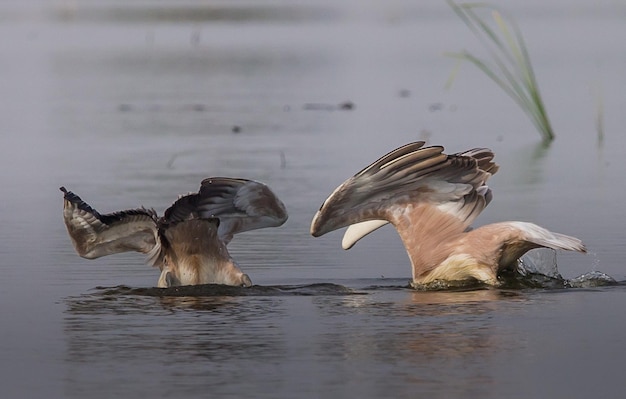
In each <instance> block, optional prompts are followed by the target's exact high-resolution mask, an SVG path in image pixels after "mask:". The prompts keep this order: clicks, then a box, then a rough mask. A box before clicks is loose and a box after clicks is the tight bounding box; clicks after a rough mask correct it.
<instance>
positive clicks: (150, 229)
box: [61, 187, 157, 259]
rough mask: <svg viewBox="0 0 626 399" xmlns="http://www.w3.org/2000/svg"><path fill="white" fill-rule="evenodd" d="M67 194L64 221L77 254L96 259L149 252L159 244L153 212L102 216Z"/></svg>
mask: <svg viewBox="0 0 626 399" xmlns="http://www.w3.org/2000/svg"><path fill="white" fill-rule="evenodd" d="M61 191H63V193H64V196H63V198H64V200H63V219H64V221H65V226H66V227H67V232H68V233H69V235H70V238H71V239H72V243H73V244H74V249H75V250H76V252H77V253H78V255H80V256H82V257H83V258H87V259H95V258H99V257H101V256H105V255H111V254H116V253H120V252H128V251H137V252H141V253H144V254H147V253H149V252H150V251H152V250H153V249H154V248H155V245H156V244H157V241H156V240H157V239H156V237H157V234H156V233H157V225H156V220H157V216H156V213H155V212H154V210H152V209H145V208H139V209H130V210H126V211H120V212H114V213H109V214H106V215H101V214H100V213H98V211H96V210H95V209H93V208H92V207H91V206H89V205H88V204H87V203H86V202H85V201H83V200H82V199H81V198H80V197H79V196H78V195H76V194H74V193H73V192H71V191H67V190H66V189H65V187H61Z"/></svg>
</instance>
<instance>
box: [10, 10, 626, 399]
mask: <svg viewBox="0 0 626 399" xmlns="http://www.w3.org/2000/svg"><path fill="white" fill-rule="evenodd" d="M497 3H498V4H501V5H502V6H503V7H506V9H507V10H509V11H510V12H511V13H512V14H513V15H515V16H516V17H517V20H518V22H519V24H520V25H521V27H522V30H523V31H524V33H525V37H526V40H527V43H528V45H529V47H530V50H531V56H532V57H533V61H534V65H535V69H536V73H537V76H538V79H539V82H540V84H541V88H542V91H543V94H544V97H545V101H546V105H547V108H548V111H549V113H550V116H551V119H552V122H553V124H554V128H555V131H556V134H557V139H556V141H555V142H554V144H553V145H552V146H551V147H550V148H548V149H545V148H542V147H541V146H540V145H539V144H538V142H539V135H538V134H537V133H536V132H535V131H534V130H533V126H532V125H531V123H530V122H529V121H528V120H527V119H526V117H525V116H524V115H523V113H522V112H521V111H520V110H519V109H518V108H517V107H516V105H515V104H514V103H513V102H512V101H511V100H510V99H509V98H507V97H506V96H505V95H504V94H503V93H502V92H501V91H500V90H499V89H498V88H497V87H495V86H494V85H493V84H492V83H491V82H490V81H488V80H487V79H486V78H485V77H484V76H482V75H481V74H480V73H479V72H477V71H476V70H474V69H473V68H472V67H471V66H469V65H465V66H464V67H463V68H462V70H461V72H460V75H459V76H458V77H457V79H456V82H455V84H454V86H453V87H452V89H450V90H446V89H445V88H444V84H445V82H446V80H447V78H448V76H449V73H450V71H451V70H452V68H453V65H454V62H453V61H451V60H450V59H448V58H446V57H444V56H443V53H444V52H446V51H458V50H461V49H470V50H476V51H479V49H480V47H479V44H478V43H477V42H476V41H475V40H474V38H473V37H471V35H468V34H467V31H466V28H465V26H464V25H463V24H462V23H460V22H459V21H458V20H457V19H456V17H455V16H454V14H453V13H452V12H451V11H450V10H449V9H448V8H447V5H446V4H445V3H444V2H439V1H425V2H409V1H402V0H398V1H393V2H384V4H383V3H382V2H375V1H374V2H365V3H364V2H356V1H354V2H344V3H342V4H336V2H314V1H310V2H299V3H298V4H297V5H294V4H291V2H284V4H283V2H281V1H278V2H264V1H262V2H245V1H241V2H224V3H216V4H214V5H212V6H211V7H208V6H206V4H205V3H204V2H201V1H197V2H194V1H190V2H186V3H184V5H180V3H179V2H174V1H172V2H171V3H170V2H154V4H153V5H151V4H150V3H138V4H133V3H129V4H126V3H125V2H99V1H91V2H79V1H71V0H67V1H57V2H42V3H40V4H39V3H36V2H28V3H27V4H24V3H19V2H14V3H10V2H9V3H3V4H2V5H1V6H0V38H1V39H0V54H2V55H1V56H0V71H1V73H0V92H1V93H2V96H1V97H0V121H1V122H0V126H2V131H3V132H2V135H1V137H2V139H1V140H2V141H1V144H2V145H1V146H0V159H1V160H2V161H1V162H2V166H3V168H2V172H1V173H0V184H1V187H2V195H3V201H2V204H3V205H2V207H1V208H0V221H1V222H2V229H1V230H0V255H1V256H2V261H1V262H0V274H1V277H0V278H1V281H2V283H3V284H2V287H1V288H0V312H1V313H0V314H1V315H2V316H3V321H2V323H1V324H0V336H1V337H2V339H1V340H0V354H1V358H2V361H1V363H0V365H1V369H0V371H1V373H0V375H1V377H0V384H1V385H2V390H3V397H7V398H8V397H44V396H45V397H49V398H56V397H67V398H85V397H89V398H100V397H102V398H108V397H112V396H114V395H116V396H118V397H137V396H139V395H145V396H149V397H177V398H182V397H202V396H207V395H213V396H216V397H243V396H244V395H245V396H249V397H268V398H270V397H271V398H274V397H321V396H324V397H384V396H387V397H416V396H426V395H428V396H430V397H442V398H444V397H445V398H448V397H455V396H456V397H476V398H485V397H491V398H500V397H519V398H528V397H580V398H587V397H619V396H622V395H623V393H624V390H625V388H626V383H624V378H623V370H624V369H625V367H626V343H625V342H626V341H625V340H624V329H625V328H626V322H625V321H624V318H623V314H624V312H623V311H622V309H623V308H624V307H625V306H626V289H625V288H624V286H623V285H618V286H613V287H598V288H591V289H482V290H458V291H448V292H416V291H413V290H410V289H406V288H404V287H405V286H406V284H407V282H408V280H409V279H410V269H409V263H408V258H407V256H406V254H405V252H404V249H403V247H402V245H401V243H400V240H399V239H398V237H397V235H396V233H395V232H394V231H393V229H390V228H385V229H382V230H381V231H379V232H377V233H376V234H374V235H372V236H371V237H368V238H366V239H364V240H363V241H362V242H360V243H359V244H358V245H357V246H356V247H355V248H353V249H352V250H350V251H343V250H341V248H340V240H341V232H335V233H331V234H329V235H327V236H324V237H322V238H318V239H314V238H312V237H310V236H309V234H308V228H309V223H310V220H311V217H312V216H313V214H314V212H315V210H316V209H317V208H318V207H319V205H320V204H321V202H322V201H323V199H324V198H325V197H326V195H328V194H329V193H330V192H331V191H332V190H333V189H334V188H335V187H336V186H337V185H338V184H340V183H341V182H342V181H343V180H344V179H345V178H347V177H348V176H350V175H352V174H354V173H355V172H356V171H358V170H360V169H361V168H362V167H363V166H365V165H367V164H368V163H370V162H371V161H373V160H374V159H375V158H377V157H378V156H379V155H381V154H382V153H384V152H387V151H389V150H391V149H393V148H395V147H397V146H399V145H402V144H404V143H406V142H409V141H413V140H416V139H428V141H429V143H432V144H443V145H445V146H446V148H447V149H448V150H449V151H451V152H456V151H462V150H465V149H468V148H472V147H476V146H486V147H491V148H492V149H494V150H495V152H496V160H497V162H498V163H499V164H500V165H501V169H500V171H499V172H498V174H497V175H496V176H494V178H493V179H492V180H491V182H490V186H491V187H492V188H493V190H494V194H495V200H494V201H493V202H492V203H491V204H490V206H489V207H488V208H487V209H486V211H485V212H484V214H483V215H481V217H480V218H479V220H478V224H483V223H489V222H493V221H500V220H526V221H532V222H536V223H539V224H541V225H543V226H545V227H548V228H550V229H552V230H555V231H560V232H564V233H567V234H571V235H575V236H577V237H580V238H581V239H583V240H584V241H585V243H586V244H587V246H588V248H589V251H590V254H589V255H587V256H583V255H579V254H566V253H561V254H559V255H558V265H559V270H560V272H561V274H562V275H563V276H564V277H565V278H567V279H571V278H574V277H576V276H578V275H581V274H583V273H587V272H590V271H594V270H600V271H602V272H604V273H607V274H609V275H610V276H612V277H613V278H615V279H616V280H618V281H624V280H626V267H624V261H623V255H624V244H625V239H626V231H625V230H624V226H625V225H626V223H625V222H626V213H624V211H623V198H624V197H625V196H626V185H625V184H624V177H623V173H624V171H625V170H626V158H625V157H624V156H623V154H622V151H623V148H624V145H625V144H626V135H624V126H626V114H625V113H624V111H623V108H624V101H625V99H624V93H626V75H625V71H626V51H624V50H625V49H624V45H623V41H622V40H621V39H620V38H622V37H624V36H625V35H626V24H625V23H624V22H625V18H626V8H625V7H624V5H622V4H618V3H617V2H613V1H608V0H607V1H604V2H599V3H598V2H596V3H594V4H593V5H592V4H590V3H589V2H583V1H575V2H551V4H549V5H544V4H543V2H539V1H533V2H522V1H514V0H509V1H501V2H497ZM552 3H553V4H552ZM559 3H561V4H559ZM588 3H589V4H588ZM599 93H600V94H599ZM599 95H600V96H601V98H602V101H603V104H604V106H603V111H604V139H603V140H599V139H598V134H597V131H596V119H595V118H596V116H597V101H598V96H599ZM348 101H349V102H352V103H353V104H354V108H353V109H352V110H340V109H339V107H338V105H339V104H342V103H345V102H348ZM234 127H238V130H239V132H238V133H234V132H233V128H234ZM212 175H213V176H215V175H226V176H241V177H247V178H251V179H257V180H261V181H263V182H265V183H267V184H269V185H270V186H271V187H272V188H273V190H274V191H275V192H276V193H277V194H278V195H279V197H280V198H281V199H283V201H284V202H285V203H286V204H287V207H288V210H289V213H290V218H289V221H288V222H287V223H286V224H285V225H284V226H283V227H281V228H278V229H272V230H261V231H257V232H250V233H245V234H243V235H241V236H239V237H237V238H236V239H235V240H234V241H233V242H232V243H231V252H232V253H233V255H234V256H235V257H236V259H237V260H238V261H239V263H240V264H241V266H242V268H243V269H244V270H245V271H246V272H247V273H248V274H249V275H250V277H251V278H252V280H253V282H254V283H256V284H258V285H260V287H255V288H254V290H252V291H246V292H243V291H241V290H234V291H233V290H226V291H220V290H217V289H213V290H210V291H209V293H210V294H211V295H207V292H205V293H204V295H196V296H183V297H181V296H174V297H169V296H167V297H162V296H153V295H152V294H153V291H152V290H150V287H152V286H154V285H155V284H156V281H157V278H158V271H156V270H153V269H151V268H150V267H148V266H145V265H144V264H143V262H142V261H143V259H142V257H141V256H140V255H139V254H123V255H117V256H112V257H108V258H104V259H99V260H95V261H87V260H84V259H81V258H79V257H78V256H77V255H76V254H75V253H74V252H73V249H72V247H71V244H70V242H69V239H68V237H67V234H66V232H65V228H64V226H63V223H62V217H61V206H62V201H61V198H62V197H61V193H60V192H59V191H58V187H59V186H61V185H65V186H66V187H68V189H71V190H74V191H75V192H77V193H78V194H79V195H81V196H82V197H83V198H84V199H85V200H86V201H87V202H89V203H91V204H92V205H93V206H94V207H95V208H96V209H98V210H100V211H102V212H109V211H114V210H119V209H126V208H131V207H136V206H139V205H144V206H147V207H154V208H155V209H156V210H157V211H158V212H163V211H164V210H165V209H166V208H167V207H168V206H169V205H170V204H171V202H172V201H173V200H175V199H176V197H177V195H178V194H181V193H186V192H189V191H195V190H197V188H198V185H199V182H200V181H201V179H203V178H204V177H208V176H212ZM216 290H217V291H216ZM243 294H245V295H243Z"/></svg>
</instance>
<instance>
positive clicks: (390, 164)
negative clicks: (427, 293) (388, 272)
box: [311, 141, 586, 285]
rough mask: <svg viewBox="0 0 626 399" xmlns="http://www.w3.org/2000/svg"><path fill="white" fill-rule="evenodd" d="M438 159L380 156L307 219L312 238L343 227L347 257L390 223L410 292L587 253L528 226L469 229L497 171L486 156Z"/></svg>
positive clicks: (422, 151)
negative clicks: (409, 275)
mask: <svg viewBox="0 0 626 399" xmlns="http://www.w3.org/2000/svg"><path fill="white" fill-rule="evenodd" d="M443 151H444V149H443V147H441V146H432V147H424V142H423V141H420V142H415V143H410V144H407V145H405V146H402V147H400V148H398V149H396V150H394V151H391V152H390V153H388V154H387V155H385V156H383V157H382V158H380V159H379V160H377V161H376V162H374V163H372V164H371V165H369V166H368V167H366V168H365V169H363V170H362V171H360V172H359V173H357V174H356V175H354V176H353V177H351V178H349V179H348V180H346V181H345V182H344V183H343V184H342V185H340V186H339V187H337V189H335V191H334V192H333V193H332V194H331V195H330V196H329V197H328V198H327V199H326V200H325V201H324V203H323V204H322V206H321V208H320V209H319V211H318V212H317V213H316V214H315V216H314V217H313V221H312V223H311V234H312V235H313V236H315V237H319V236H321V235H323V234H326V233H328V232H330V231H333V230H336V229H339V228H341V227H345V226H349V227H348V229H347V230H346V232H345V234H344V237H343V241H342V246H343V248H344V249H349V248H351V247H352V246H353V245H354V244H355V243H356V242H357V241H358V240H359V239H361V238H363V237H364V236H366V235H367V234H369V233H371V232H372V231H374V230H376V229H378V228H379V227H382V226H384V225H385V224H387V223H391V224H392V225H393V226H394V227H395V228H396V230H397V231H398V234H399V235H400V238H401V239H402V242H403V243H404V246H405V248H406V250H407V253H408V255H409V259H410V261H411V265H412V268H413V285H416V284H428V283H431V282H433V281H437V280H443V281H463V280H471V279H475V280H478V281H481V282H484V283H487V284H491V285H497V284H498V272H499V271H501V270H504V269H507V268H514V267H515V265H516V261H517V259H519V258H520V257H521V256H522V255H524V254H525V253H526V252H527V251H529V250H531V249H533V248H539V247H547V248H553V249H564V250H571V251H578V252H586V250H585V246H584V245H583V243H582V242H581V241H580V240H579V239H577V238H574V237H570V236H566V235H563V234H559V233H553V232H550V231H548V230H546V229H544V228H542V227H539V226H537V225H535V224H532V223H526V222H501V223H494V224H489V225H486V226H482V227H479V228H477V229H475V230H472V229H470V224H471V223H472V222H473V221H474V219H476V217H477V216H478V215H479V214H480V212H482V210H483V209H484V208H485V207H486V206H487V204H489V202H490V201H491V199H492V194H491V189H490V188H489V187H487V186H486V185H485V182H486V181H487V179H489V177H490V176H491V175H492V174H494V173H496V172H497V170H498V165H496V164H495V163H494V162H493V157H494V154H493V152H492V151H491V150H489V149H486V148H475V149H472V150H469V151H465V152H462V153H458V154H452V155H448V154H444V153H443Z"/></svg>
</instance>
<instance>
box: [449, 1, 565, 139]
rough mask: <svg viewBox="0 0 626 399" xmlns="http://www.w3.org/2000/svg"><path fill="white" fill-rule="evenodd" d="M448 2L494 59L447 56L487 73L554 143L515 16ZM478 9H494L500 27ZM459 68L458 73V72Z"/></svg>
mask: <svg viewBox="0 0 626 399" xmlns="http://www.w3.org/2000/svg"><path fill="white" fill-rule="evenodd" d="M446 1H447V2H448V4H449V5H450V7H451V8H452V9H453V10H454V12H455V13H456V14H457V15H458V16H459V18H461V20H462V21H463V22H464V23H465V25H467V27H468V28H469V29H470V30H471V31H472V32H473V33H474V35H475V36H476V37H478V39H479V40H480V41H481V43H482V44H483V45H484V46H485V47H486V48H487V50H488V51H489V54H490V56H491V60H490V61H489V60H485V59H481V58H478V57H477V56H475V55H473V54H471V53H469V52H467V51H463V52H460V53H448V54H447V55H448V56H450V57H453V58H456V59H457V60H458V61H459V64H458V65H460V63H461V62H463V61H469V62H470V63H472V64H474V65H475V66H476V67H478V69H480V70H481V71H483V72H484V73H485V75H487V76H488V77H489V78H490V79H491V80H493V81H494V82H495V83H497V84H498V86H500V88H502V90H504V92H506V93H507V94H508V95H509V96H510V97H511V98H512V99H513V100H514V101H515V102H516V103H517V104H518V105H519V106H520V107H521V108H522V110H523V111H524V112H525V113H526V114H527V115H528V117H529V118H530V119H531V121H532V122H533V124H534V125H535V127H536V128H537V130H538V131H539V133H540V134H541V136H542V139H543V141H544V143H549V142H550V141H552V140H553V139H554V132H553V130H552V126H551V124H550V120H549V119H548V114H547V113H546V109H545V106H544V104H543V100H542V98H541V94H540V93H539V86H538V84H537V79H536V78H535V73H534V71H533V67H532V64H531V62H530V56H529V55H528V51H527V49H526V43H525V42H524V38H523V37H522V33H521V31H520V29H519V28H518V26H517V24H516V23H515V21H514V20H513V19H512V18H511V17H505V16H503V14H502V13H501V12H499V11H498V10H497V9H496V8H495V7H493V6H490V5H488V4H484V3H461V4H457V3H455V2H454V1H452V0H446ZM478 9H487V10H490V11H491V16H492V18H493V21H494V22H495V25H496V27H497V28H495V27H492V25H493V24H490V23H489V22H488V21H487V20H486V19H485V18H483V17H481V16H480V15H479V14H478V13H477V11H478ZM458 65H457V68H455V71H456V70H458ZM455 75H456V72H453V73H452V74H451V76H450V79H449V80H448V85H449V84H451V82H452V80H453V79H454V77H455Z"/></svg>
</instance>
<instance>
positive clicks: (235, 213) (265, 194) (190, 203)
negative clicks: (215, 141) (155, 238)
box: [165, 177, 287, 243]
mask: <svg viewBox="0 0 626 399" xmlns="http://www.w3.org/2000/svg"><path fill="white" fill-rule="evenodd" d="M193 218H201V219H211V218H218V219H219V229H218V234H219V236H220V237H221V238H222V240H223V241H224V242H226V243H228V242H229V241H230V240H231V239H232V237H233V235H234V234H237V233H241V232H244V231H249V230H255V229H260V228H265V227H277V226H280V225H282V224H283V223H285V221H286V220H287V210H286V209H285V206H284V205H283V203H282V202H281V201H280V200H279V199H278V197H276V195H275V194H274V193H273V192H272V191H271V190H270V189H269V187H267V186H266V185H265V184H262V183H259V182H256V181H253V180H247V179H236V178H228V177H211V178H207V179H204V180H203V181H202V183H201V186H200V191H199V192H198V193H197V194H190V195H187V196H184V197H181V198H180V199H179V200H178V201H176V202H175V203H174V204H173V205H172V206H171V207H170V208H169V209H168V210H167V211H166V212H165V219H166V220H167V221H181V220H186V219H193Z"/></svg>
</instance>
